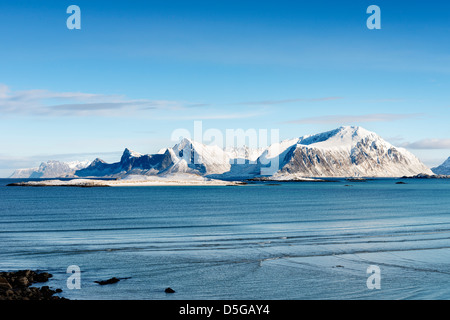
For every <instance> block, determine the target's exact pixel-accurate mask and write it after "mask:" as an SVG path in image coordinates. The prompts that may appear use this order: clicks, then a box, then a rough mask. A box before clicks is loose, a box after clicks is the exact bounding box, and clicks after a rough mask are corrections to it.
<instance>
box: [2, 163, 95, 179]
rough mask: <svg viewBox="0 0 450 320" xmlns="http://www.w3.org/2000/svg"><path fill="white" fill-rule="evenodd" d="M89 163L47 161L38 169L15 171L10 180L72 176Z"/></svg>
mask: <svg viewBox="0 0 450 320" xmlns="http://www.w3.org/2000/svg"><path fill="white" fill-rule="evenodd" d="M90 163H91V162H90V161H72V162H61V161H53V160H51V161H47V162H43V163H41V165H40V166H39V167H38V168H30V169H17V170H15V171H14V173H13V174H12V175H11V176H10V178H59V177H66V176H69V177H70V176H73V175H74V173H75V171H77V170H81V169H83V168H85V167H87V166H88V165H89V164H90Z"/></svg>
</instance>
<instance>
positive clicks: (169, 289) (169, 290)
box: [164, 287, 175, 293]
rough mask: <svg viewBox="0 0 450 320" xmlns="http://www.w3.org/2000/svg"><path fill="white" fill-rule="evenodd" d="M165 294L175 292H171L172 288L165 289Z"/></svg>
mask: <svg viewBox="0 0 450 320" xmlns="http://www.w3.org/2000/svg"><path fill="white" fill-rule="evenodd" d="M164 292H165V293H175V290H173V289H172V288H170V287H169V288H166V290H164Z"/></svg>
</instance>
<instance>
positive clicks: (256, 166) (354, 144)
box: [17, 126, 432, 180]
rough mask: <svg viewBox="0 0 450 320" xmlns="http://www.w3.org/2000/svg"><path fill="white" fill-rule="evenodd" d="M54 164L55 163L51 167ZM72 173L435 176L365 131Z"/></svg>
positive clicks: (177, 152)
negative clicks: (258, 147)
mask: <svg viewBox="0 0 450 320" xmlns="http://www.w3.org/2000/svg"><path fill="white" fill-rule="evenodd" d="M49 163H50V164H51V163H52V162H48V163H47V164H49ZM66 165H67V167H69V165H68V164H66ZM41 166H42V165H41ZM47 166H49V165H47ZM50 167H51V165H50ZM63 167H64V165H62V164H61V165H60V166H59V167H57V168H55V170H50V169H46V170H41V171H45V172H46V174H47V176H41V177H50V174H52V175H53V176H52V177H61V176H63V175H67V173H66V172H67V171H68V170H69V169H68V168H63ZM56 169H60V170H61V174H62V175H60V176H58V174H60V173H59V172H58V170H56ZM39 172H40V171H39ZM17 174H22V175H26V174H28V171H24V170H22V171H21V172H18V171H17ZM70 174H73V175H75V176H77V177H115V178H124V177H127V176H130V175H134V176H136V175H143V176H158V177H169V176H170V177H174V176H176V175H183V174H189V175H193V176H199V177H205V178H211V179H222V180H243V179H249V178H255V177H261V176H266V177H271V178H272V179H278V180H292V179H301V178H318V177H402V176H413V175H417V174H432V172H431V170H430V169H429V168H428V167H427V166H425V165H424V164H423V163H422V162H421V161H420V160H419V159H417V158H416V157H415V156H414V155H413V154H412V153H410V152H409V151H407V150H406V149H403V148H397V147H394V146H393V145H391V144H390V143H388V142H386V141H385V140H383V139H382V138H381V137H380V136H378V135H377V134H375V133H373V132H370V131H368V130H366V129H364V128H361V127H347V126H346V127H340V128H337V129H335V130H331V131H327V132H324V133H319V134H315V135H307V136H302V137H300V138H294V139H289V140H284V141H281V142H280V143H275V144H273V145H270V146H268V147H266V148H260V149H251V148H248V147H247V146H242V147H238V148H230V147H229V148H225V149H221V148H219V147H217V146H210V145H205V144H202V143H200V142H196V141H192V140H190V139H182V140H181V141H180V142H179V143H177V144H176V145H175V146H173V147H172V148H166V149H161V150H160V151H159V152H158V153H157V154H152V155H148V154H147V155H146V154H140V153H137V152H134V151H132V150H130V149H125V151H124V153H123V155H122V157H121V159H120V162H116V163H112V164H109V163H106V162H104V161H103V160H101V159H98V158H97V159H95V160H94V161H92V162H91V163H89V164H88V165H85V166H84V167H82V168H79V169H76V170H74V171H73V172H72V171H71V173H70Z"/></svg>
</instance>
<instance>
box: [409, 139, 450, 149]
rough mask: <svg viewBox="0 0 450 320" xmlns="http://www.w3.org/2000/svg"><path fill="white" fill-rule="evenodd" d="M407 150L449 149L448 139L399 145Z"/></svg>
mask: <svg viewBox="0 0 450 320" xmlns="http://www.w3.org/2000/svg"><path fill="white" fill-rule="evenodd" d="M401 146H402V147H404V148H408V149H430V150H433V149H434V150H438V149H450V139H423V140H419V141H415V142H411V143H404V144H402V145H401Z"/></svg>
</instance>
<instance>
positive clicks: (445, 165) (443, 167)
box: [431, 157, 450, 175]
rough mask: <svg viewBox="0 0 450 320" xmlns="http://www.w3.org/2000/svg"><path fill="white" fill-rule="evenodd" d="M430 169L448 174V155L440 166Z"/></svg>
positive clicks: (436, 172) (449, 166)
mask: <svg viewBox="0 0 450 320" xmlns="http://www.w3.org/2000/svg"><path fill="white" fill-rule="evenodd" d="M431 171H433V172H434V173H435V174H444V175H450V157H449V158H448V159H447V160H445V161H444V163H443V164H441V165H440V166H438V167H435V168H432V169H431Z"/></svg>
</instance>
